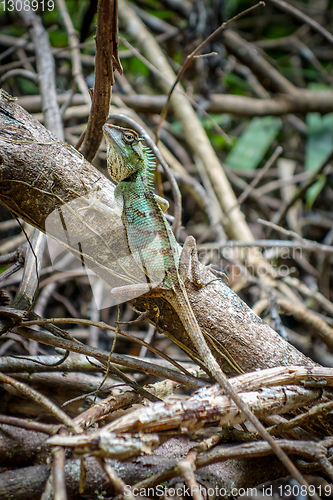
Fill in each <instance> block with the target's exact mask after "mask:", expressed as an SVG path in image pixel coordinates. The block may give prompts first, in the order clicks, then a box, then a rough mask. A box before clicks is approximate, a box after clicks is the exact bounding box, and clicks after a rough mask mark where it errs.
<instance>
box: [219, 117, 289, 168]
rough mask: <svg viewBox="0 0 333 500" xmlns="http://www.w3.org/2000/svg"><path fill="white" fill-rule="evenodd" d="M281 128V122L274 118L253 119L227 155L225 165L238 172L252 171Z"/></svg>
mask: <svg viewBox="0 0 333 500" xmlns="http://www.w3.org/2000/svg"><path fill="white" fill-rule="evenodd" d="M281 127H282V120H281V119H280V118H276V117H274V116H265V117H264V118H253V120H251V122H250V124H249V126H248V127H247V128H246V130H245V131H244V132H243V133H242V134H241V136H240V137H239V139H238V141H237V142H236V145H235V146H234V147H233V148H232V150H231V151H230V153H228V155H227V157H226V159H225V163H226V164H227V165H229V166H230V167H232V168H237V169H240V170H254V169H255V168H256V167H257V166H258V165H259V163H260V161H261V160H262V159H263V157H264V156H265V154H266V152H267V150H268V148H269V146H270V145H271V144H272V142H273V140H274V139H275V137H276V136H277V134H278V132H279V130H280V128H281Z"/></svg>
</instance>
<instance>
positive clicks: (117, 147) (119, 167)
mask: <svg viewBox="0 0 333 500" xmlns="http://www.w3.org/2000/svg"><path fill="white" fill-rule="evenodd" d="M103 134H104V137H105V140H106V144H107V165H108V171H109V174H110V176H111V178H112V179H113V180H114V181H116V182H120V181H122V180H123V179H125V178H127V177H130V176H131V175H133V174H135V173H136V172H138V171H139V170H140V169H141V168H143V167H144V147H143V145H142V140H143V139H142V138H141V137H140V136H139V135H138V134H137V133H136V132H135V131H134V130H131V129H129V128H123V127H118V126H117V125H109V124H108V123H106V124H105V125H104V126H103Z"/></svg>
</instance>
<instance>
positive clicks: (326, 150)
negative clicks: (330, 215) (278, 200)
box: [305, 113, 333, 208]
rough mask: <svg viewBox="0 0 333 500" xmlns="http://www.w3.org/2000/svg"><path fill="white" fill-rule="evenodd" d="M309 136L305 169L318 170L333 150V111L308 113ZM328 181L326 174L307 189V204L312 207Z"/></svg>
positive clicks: (306, 146) (309, 170)
mask: <svg viewBox="0 0 333 500" xmlns="http://www.w3.org/2000/svg"><path fill="white" fill-rule="evenodd" d="M306 123H307V125H308V137H307V141H306V145H305V170H306V171H308V172H316V171H317V170H318V169H319V168H320V167H321V165H322V164H323V163H324V161H325V160H326V159H327V157H328V156H329V155H330V154H331V153H332V151H333V113H328V114H327V115H325V116H321V115H320V114H319V113H308V114H307V115H306ZM325 183H326V177H325V176H323V175H322V176H319V180H318V181H317V182H316V183H315V184H314V185H313V186H311V187H310V188H309V189H308V190H307V191H306V197H305V199H306V205H307V207H308V208H311V207H312V205H313V203H314V202H315V201H316V198H317V196H318V195H319V193H320V192H321V190H322V189H323V187H324V186H325Z"/></svg>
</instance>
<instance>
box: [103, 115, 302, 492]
mask: <svg viewBox="0 0 333 500" xmlns="http://www.w3.org/2000/svg"><path fill="white" fill-rule="evenodd" d="M103 132H104V136H105V139H106V142H107V147H108V152H107V158H108V170H109V173H110V176H111V177H112V179H114V180H115V181H116V182H118V185H117V187H116V189H115V198H116V200H118V202H119V203H120V204H121V205H122V210H123V212H122V220H123V223H124V225H125V228H126V234H127V241H128V248H129V251H130V253H132V255H133V256H134V258H135V259H136V260H137V262H138V264H139V265H141V267H142V268H143V269H144V270H145V272H146V275H147V277H148V280H150V282H151V283H152V284H153V287H156V286H157V284H158V283H159V285H158V288H156V291H157V293H158V296H160V297H163V298H165V300H167V302H168V303H169V304H170V305H171V306H172V307H173V309H174V310H175V311H176V312H177V314H178V316H179V318H180V320H181V322H182V324H183V326H184V329H185V331H186V332H187V334H188V336H189V338H190V339H191V341H192V343H193V345H194V347H195V348H196V350H197V352H198V353H199V355H200V357H201V359H202V360H203V361H204V362H205V365H206V366H207V368H208V370H209V372H210V373H211V374H212V376H213V377H214V378H215V380H216V381H217V382H218V383H219V384H220V386H221V387H222V388H223V389H224V391H225V392H226V394H227V395H228V396H229V397H230V399H232V400H233V401H234V403H235V404H236V405H237V406H238V408H239V409H240V410H241V411H242V412H243V413H244V414H245V416H246V417H247V419H248V420H249V421H250V422H251V423H252V424H253V425H254V427H255V428H256V429H257V431H258V432H259V434H260V435H261V436H262V437H263V439H265V440H266V441H268V442H269V444H270V445H271V447H272V449H273V451H274V452H275V453H276V455H277V456H278V457H279V458H280V460H281V461H282V462H283V464H284V465H285V467H286V468H287V469H288V470H289V472H290V473H291V474H292V475H293V476H294V477H295V478H296V479H297V481H298V482H299V483H301V484H304V485H307V483H306V482H305V480H304V479H303V477H302V475H301V474H300V472H299V471H298V470H297V468H296V467H295V466H294V464H293V463H292V462H291V460H290V459H289V457H288V456H287V455H286V454H285V452H284V451H283V450H282V449H281V448H280V446H278V444H277V443H276V442H275V440H274V438H273V437H272V436H271V435H270V434H269V433H268V432H267V431H266V429H265V428H264V427H263V425H262V424H261V422H260V421H259V420H258V418H257V417H256V416H255V415H254V414H253V413H252V411H251V410H250V408H249V407H248V405H247V404H246V403H245V402H244V401H243V400H242V399H241V398H240V397H239V395H238V394H237V392H236V391H235V390H234V388H233V387H232V385H231V384H230V382H229V381H228V378H227V377H226V375H225V374H224V373H223V371H222V370H221V368H220V366H219V365H218V363H217V361H216V359H215V358H214V356H213V354H212V352H211V351H210V349H209V347H208V345H207V343H206V340H205V338H204V336H203V334H202V332H201V329H200V327H199V325H198V322H197V320H196V318H195V315H194V313H193V311H192V308H191V305H190V303H189V299H188V296H187V292H186V289H185V286H184V283H183V280H182V278H181V276H180V270H179V265H180V261H181V254H180V252H179V248H180V247H179V245H178V243H177V241H176V239H175V237H174V235H173V233H172V231H171V228H170V226H169V223H168V221H167V220H166V218H165V217H164V214H163V212H162V210H161V207H160V204H159V202H158V200H157V199H156V195H155V194H154V186H153V170H154V168H155V161H154V156H153V154H152V152H151V151H150V150H149V148H147V147H146V146H144V145H143V144H142V141H143V139H142V138H141V137H139V136H138V134H137V133H136V132H134V131H133V130H130V129H125V128H122V127H118V126H115V125H108V124H106V125H104V127H103ZM189 239H190V240H188V241H189V243H190V245H191V244H193V243H194V244H195V240H194V238H193V237H191V236H189ZM185 245H186V243H185Z"/></svg>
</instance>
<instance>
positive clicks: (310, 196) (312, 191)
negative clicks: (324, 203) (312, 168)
mask: <svg viewBox="0 0 333 500" xmlns="http://www.w3.org/2000/svg"><path fill="white" fill-rule="evenodd" d="M318 179H319V180H318V181H317V182H315V184H313V185H312V186H311V187H309V189H307V191H306V207H307V209H308V210H310V209H311V208H312V205H313V204H314V202H315V201H316V199H317V197H318V196H319V194H320V193H321V191H322V189H323V188H324V186H325V184H326V176H325V175H324V174H319V175H318Z"/></svg>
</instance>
